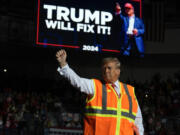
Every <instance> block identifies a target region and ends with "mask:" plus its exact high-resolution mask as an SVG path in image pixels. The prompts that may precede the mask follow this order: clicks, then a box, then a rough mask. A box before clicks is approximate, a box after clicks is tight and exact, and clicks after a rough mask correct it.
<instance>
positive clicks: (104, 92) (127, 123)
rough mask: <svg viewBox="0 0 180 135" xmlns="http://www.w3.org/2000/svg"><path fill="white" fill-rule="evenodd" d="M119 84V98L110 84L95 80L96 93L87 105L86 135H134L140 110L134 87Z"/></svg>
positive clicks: (85, 118)
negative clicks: (134, 127) (137, 114)
mask: <svg viewBox="0 0 180 135" xmlns="http://www.w3.org/2000/svg"><path fill="white" fill-rule="evenodd" d="M119 83H120V93H121V96H119V97H118V95H117V93H116V91H115V90H114V89H113V88H112V86H111V85H110V84H104V83H102V82H101V81H99V80H96V79H94V86H95V93H94V95H93V97H92V98H90V99H89V100H88V101H87V104H86V110H85V117H84V135H134V131H133V128H132V126H133V125H134V121H135V118H136V113H137V110H138V103H137V100H136V96H135V93H134V87H132V86H130V85H126V84H123V83H121V82H119Z"/></svg>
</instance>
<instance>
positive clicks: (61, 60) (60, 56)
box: [56, 49, 67, 67]
mask: <svg viewBox="0 0 180 135" xmlns="http://www.w3.org/2000/svg"><path fill="white" fill-rule="evenodd" d="M56 58H57V61H58V62H59V64H60V66H61V67H64V66H65V65H66V64H67V62H66V58H67V53H66V51H65V50H64V49H61V50H59V51H58V52H57V53H56Z"/></svg>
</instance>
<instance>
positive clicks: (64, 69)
mask: <svg viewBox="0 0 180 135" xmlns="http://www.w3.org/2000/svg"><path fill="white" fill-rule="evenodd" d="M68 68H69V65H68V64H66V65H65V66H64V67H62V68H61V67H58V68H57V71H58V72H59V73H60V75H64V72H65V71H66V70H67V69H68Z"/></svg>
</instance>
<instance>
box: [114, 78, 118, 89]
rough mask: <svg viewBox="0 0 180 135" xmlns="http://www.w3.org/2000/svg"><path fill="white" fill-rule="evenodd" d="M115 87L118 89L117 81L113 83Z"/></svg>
mask: <svg viewBox="0 0 180 135" xmlns="http://www.w3.org/2000/svg"><path fill="white" fill-rule="evenodd" d="M113 84H114V85H115V87H116V88H119V80H117V81H116V82H114V83H113Z"/></svg>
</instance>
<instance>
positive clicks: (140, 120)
mask: <svg viewBox="0 0 180 135" xmlns="http://www.w3.org/2000/svg"><path fill="white" fill-rule="evenodd" d="M135 126H137V128H138V131H139V135H144V127H143V118H142V113H141V109H140V107H139V105H138V111H137V115H136V118H135Z"/></svg>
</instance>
